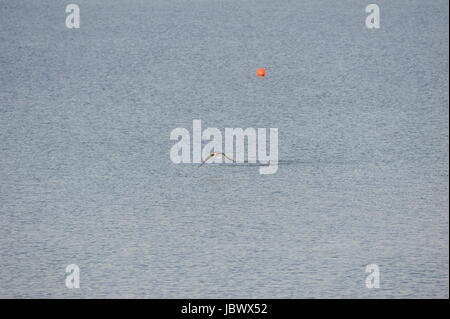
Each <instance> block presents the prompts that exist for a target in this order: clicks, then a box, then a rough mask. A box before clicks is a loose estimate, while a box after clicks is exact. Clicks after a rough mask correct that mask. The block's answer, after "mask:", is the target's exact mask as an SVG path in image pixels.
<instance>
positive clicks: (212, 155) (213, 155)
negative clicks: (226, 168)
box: [199, 152, 236, 167]
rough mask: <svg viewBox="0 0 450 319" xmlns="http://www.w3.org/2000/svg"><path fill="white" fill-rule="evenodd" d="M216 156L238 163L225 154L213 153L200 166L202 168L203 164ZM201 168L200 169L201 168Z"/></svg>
mask: <svg viewBox="0 0 450 319" xmlns="http://www.w3.org/2000/svg"><path fill="white" fill-rule="evenodd" d="M216 156H223V157H225V158H227V159H229V160H230V161H232V162H233V163H236V161H235V160H234V159H232V158H230V157H228V156H227V155H225V153H222V152H212V153H211V154H209V155H208V156H207V157H206V158H205V160H204V161H203V162H202V163H201V164H200V166H202V165H203V164H205V163H206V162H207V161H208V160H209V159H210V158H213V157H216ZM200 166H199V167H200Z"/></svg>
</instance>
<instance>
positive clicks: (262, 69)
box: [256, 68, 266, 78]
mask: <svg viewBox="0 0 450 319" xmlns="http://www.w3.org/2000/svg"><path fill="white" fill-rule="evenodd" d="M256 75H257V76H259V77H260V78H262V77H263V76H265V75H266V69H264V68H260V69H258V70H257V71H256Z"/></svg>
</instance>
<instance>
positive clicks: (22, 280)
mask: <svg viewBox="0 0 450 319" xmlns="http://www.w3.org/2000/svg"><path fill="white" fill-rule="evenodd" d="M75 3H77V4H79V6H80V9H81V28H80V29H67V28H66V27H65V18H66V13H65V6H66V3H65V2H61V1H56V0H52V1H47V0H45V1H42V0H40V1H5V0H0V70H1V72H0V297H3V298H30V297H32V298H49V297H50V298H105V297H107V298H119V297H121V298H200V297H202V298H220V297H222V298H422V297H428V298H448V297H449V293H448V289H449V216H448V208H449V188H448V186H449V184H448V178H449V175H448V165H449V156H448V151H449V144H448V129H449V124H448V123H449V118H448V115H449V113H448V111H449V107H448V103H449V100H448V90H449V81H448V68H449V53H448V49H449V45H448V44H449V43H448V37H449V34H448V23H449V18H448V9H449V8H448V1H446V0H436V1H419V0H412V1H406V0H402V1H400V0H399V1H377V2H376V3H377V4H378V5H379V6H380V8H381V28H380V29H377V30H375V29H370V30H369V29H367V28H366V27H365V19H366V16H367V13H366V12H365V5H366V4H365V3H363V2H361V1H358V0H346V1H331V0H320V1H299V0H289V1H273V0H261V1H256V0H254V1H252V0H249V1H237V0H230V1H216V0H192V1H182V0H178V1H167V0H154V1H144V0H130V1H119V0H114V1H100V0H89V1H88V0H77V1H75ZM260 67H265V68H266V70H267V75H266V77H265V78H258V77H256V75H255V71H256V69H258V68H260ZM194 119H201V120H202V124H203V127H205V128H206V127H208V126H209V127H216V128H219V129H220V130H222V131H223V129H224V128H225V127H240V128H247V127H254V128H257V127H261V128H269V127H275V128H278V130H279V160H280V165H279V169H278V172H277V173H275V174H273V175H260V174H259V172H258V167H257V166H254V165H245V164H237V165H233V164H211V165H204V166H203V167H201V168H198V165H196V164H179V165H176V164H173V163H172V161H171V160H170V157H169V152H170V149H171V147H172V145H174V143H175V142H174V141H171V140H170V139H169V136H170V132H171V131H172V130H173V129H174V128H176V127H184V128H186V129H188V130H189V131H191V132H192V121H193V120H194ZM69 264H77V265H78V266H79V267H80V276H81V288H80V289H67V288H66V287H65V283H64V281H65V278H66V273H65V268H66V266H67V265H69ZM368 264H377V265H379V267H380V272H381V282H380V285H381V286H380V288H379V289H368V288H366V286H365V280H366V276H367V275H368V273H366V272H365V267H366V265H368Z"/></svg>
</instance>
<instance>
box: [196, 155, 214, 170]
mask: <svg viewBox="0 0 450 319" xmlns="http://www.w3.org/2000/svg"><path fill="white" fill-rule="evenodd" d="M213 156H214V154H210V155H208V156H207V157H206V158H205V159H204V161H203V162H202V163H201V164H200V166H202V165H203V164H205V163H206V161H208V160H209V159H210V158H211V157H213ZM200 166H199V167H200Z"/></svg>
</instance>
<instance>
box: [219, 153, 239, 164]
mask: <svg viewBox="0 0 450 319" xmlns="http://www.w3.org/2000/svg"><path fill="white" fill-rule="evenodd" d="M220 154H222V155H223V156H224V157H225V158H228V159H229V160H230V161H232V162H233V163H236V161H235V160H234V159H232V158H231V157H228V156H227V155H225V153H220Z"/></svg>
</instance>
